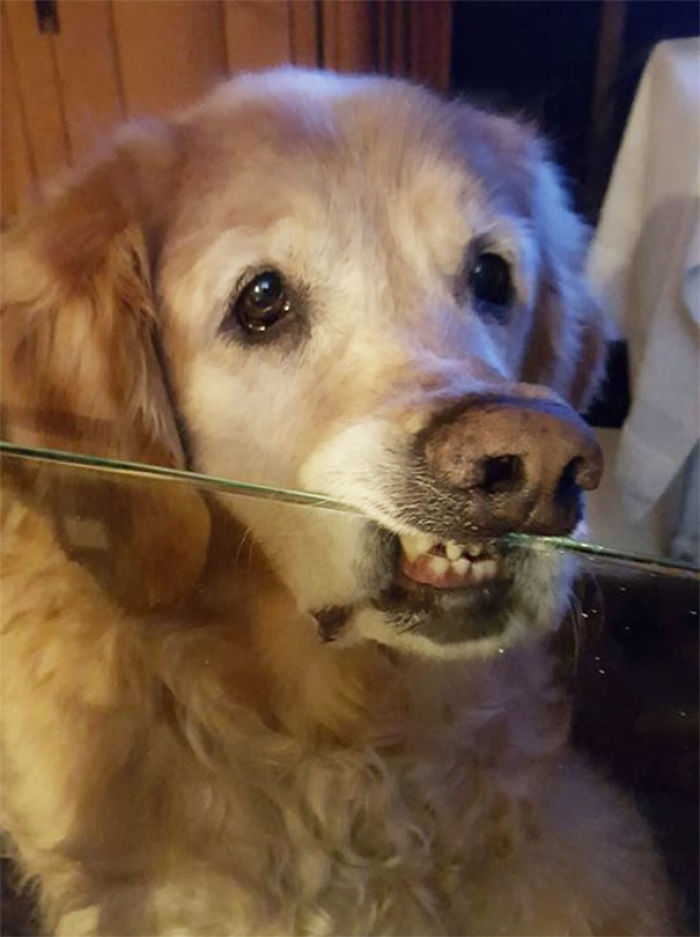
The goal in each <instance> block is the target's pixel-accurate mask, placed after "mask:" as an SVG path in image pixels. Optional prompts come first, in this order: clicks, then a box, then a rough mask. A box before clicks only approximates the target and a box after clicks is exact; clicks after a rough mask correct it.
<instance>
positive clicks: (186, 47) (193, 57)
mask: <svg viewBox="0 0 700 937" xmlns="http://www.w3.org/2000/svg"><path fill="white" fill-rule="evenodd" d="M112 10H113V15H114V32H115V36H116V41H117V54H118V62H119V71H120V74H121V79H122V88H123V92H124V105H125V107H126V110H127V112H128V113H129V114H131V115H133V114H153V115H162V114H168V113H170V112H172V111H174V110H176V109H177V108H179V107H182V106H183V105H185V104H190V103H192V102H193V101H196V100H197V98H199V97H201V95H203V94H204V93H205V92H206V91H208V90H209V89H210V88H211V87H212V86H213V85H214V84H215V83H216V82H217V81H219V80H220V79H221V78H223V77H224V75H225V74H226V48H225V39H224V22H223V20H224V17H223V8H222V6H221V3H220V0H196V2H192V0H167V2H163V0H117V2H115V3H113V4H112Z"/></svg>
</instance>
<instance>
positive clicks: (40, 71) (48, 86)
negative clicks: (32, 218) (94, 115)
mask: <svg viewBox="0 0 700 937" xmlns="http://www.w3.org/2000/svg"><path fill="white" fill-rule="evenodd" d="M3 12H4V15H5V23H6V25H7V33H8V36H7V38H8V40H9V46H10V49H11V54H12V61H13V62H14V66H15V70H16V76H17V88H18V94H19V99H20V101H21V106H22V112H23V114H24V117H25V119H26V127H27V138H28V142H29V146H30V148H31V152H32V159H33V165H34V168H35V170H36V173H37V176H38V177H39V178H41V179H46V178H47V177H50V176H51V175H52V174H53V173H55V172H56V171H57V170H58V169H60V168H61V167H63V166H65V165H66V164H67V163H68V162H69V161H70V157H71V153H70V146H69V143H68V135H67V132H66V127H65V122H64V116H63V106H62V102H61V96H60V92H59V82H58V75H57V69H56V61H55V57H54V50H53V47H52V45H51V35H50V34H49V33H40V32H39V30H38V29H37V24H36V16H35V13H34V4H33V3H21V2H20V3H16V2H15V3H12V2H11V3H4V4H3Z"/></svg>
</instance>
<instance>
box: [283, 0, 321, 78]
mask: <svg viewBox="0 0 700 937" xmlns="http://www.w3.org/2000/svg"><path fill="white" fill-rule="evenodd" d="M287 5H288V7H289V32H290V44H291V49H292V61H293V62H294V64H295V65H304V66H306V67H307V68H313V67H314V66H316V65H319V64H320V61H319V50H320V44H321V24H320V21H319V15H318V9H319V8H318V4H317V3H316V0H287Z"/></svg>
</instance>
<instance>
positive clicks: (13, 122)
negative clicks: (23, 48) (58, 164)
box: [0, 9, 35, 218]
mask: <svg viewBox="0 0 700 937" xmlns="http://www.w3.org/2000/svg"><path fill="white" fill-rule="evenodd" d="M0 13H1V14H2V21H1V22H0V32H1V36H2V53H1V54H2V58H1V59H0V66H1V68H2V74H1V78H0V80H1V81H2V107H1V108H0V118H1V124H0V134H1V137H0V142H1V143H2V146H0V166H1V175H0V194H1V195H2V217H3V218H8V217H9V216H10V215H13V214H15V213H16V212H17V211H18V210H19V209H20V208H21V206H22V205H23V204H25V203H26V202H27V200H28V198H29V196H30V195H31V193H32V191H33V188H34V185H35V181H34V180H35V173H34V170H33V167H32V160H31V154H30V151H29V146H28V143H27V137H26V126H25V121H24V114H23V110H22V104H21V101H20V98H19V91H18V87H17V76H16V73H15V65H14V60H13V56H12V49H11V47H10V35H9V30H8V27H7V22H6V20H5V10H4V9H2V10H0Z"/></svg>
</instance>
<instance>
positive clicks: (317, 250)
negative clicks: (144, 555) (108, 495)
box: [6, 70, 604, 654]
mask: <svg viewBox="0 0 700 937" xmlns="http://www.w3.org/2000/svg"><path fill="white" fill-rule="evenodd" d="M106 166H107V169H106V170H105V167H104V166H103V167H97V169H96V170H93V177H94V175H95V173H97V174H98V175H99V174H100V173H102V175H103V176H105V177H106V178H107V180H109V179H110V178H111V179H112V180H113V184H112V185H110V183H109V182H107V188H108V189H109V190H110V192H111V195H110V200H111V203H110V205H108V206H106V207H105V205H104V195H100V192H101V191H102V188H104V187H105V179H104V178H101V181H100V184H99V185H96V184H95V183H94V182H93V189H89V188H86V186H85V184H84V183H83V187H82V192H83V197H82V199H79V201H80V212H82V215H81V218H82V221H81V225H82V226H83V229H82V230H83V236H82V238H80V239H78V240H77V241H76V242H75V243H76V246H75V250H76V251H77V252H78V253H77V255H76V256H72V257H71V256H69V257H68V259H67V260H64V261H63V262H64V264H65V263H69V264H70V263H72V264H78V265H81V256H80V251H81V250H83V251H84V253H85V255H86V256H85V257H84V258H82V265H81V266H80V272H79V274H78V276H79V278H83V279H84V278H85V277H86V274H85V267H88V268H90V265H91V263H93V264H94V265H95V269H96V270H97V271H98V272H99V276H100V277H102V279H104V276H105V267H106V266H107V264H106V261H105V251H109V255H110V256H111V257H112V260H111V272H110V273H109V276H108V279H109V283H110V284H112V286H113V287H114V289H115V290H116V291H117V293H118V292H119V288H118V287H116V286H114V284H115V283H117V282H119V280H120V278H123V276H125V275H123V274H122V273H120V271H119V269H117V270H116V271H115V270H114V266H115V264H116V265H118V263H119V261H118V260H115V259H114V248H113V247H110V248H109V249H108V248H107V247H104V246H103V245H104V244H106V243H108V242H112V243H113V242H114V240H115V238H116V239H117V240H119V239H120V238H122V239H123V237H124V232H125V231H129V232H131V233H130V234H129V237H132V236H133V224H134V222H136V224H137V225H139V226H140V228H139V235H138V238H137V241H138V244H137V246H136V247H135V246H134V242H133V240H132V241H131V242H130V248H127V249H125V248H124V245H123V244H122V246H121V247H120V248H119V256H120V258H121V262H122V263H127V264H128V260H127V261H125V260H124V258H125V257H128V255H129V250H130V251H131V256H132V258H133V257H134V256H138V258H139V260H138V264H137V266H138V268H139V270H138V278H139V280H140V282H141V283H142V284H143V283H144V281H148V280H149V279H150V280H151V283H150V285H148V284H147V285H146V287H145V289H146V290H147V293H148V297H149V299H148V319H149V322H150V321H151V319H152V321H153V322H154V323H155V327H156V329H157V336H158V337H157V346H158V354H157V355H155V356H154V355H152V354H151V358H152V357H157V358H158V363H157V365H156V366H157V368H158V369H160V370H161V371H164V372H165V375H166V377H165V379H164V380H162V381H161V383H160V384H159V389H157V390H156V391H154V390H153V387H154V383H153V381H152V380H150V379H149V380H144V378H143V376H142V377H141V378H140V379H139V380H138V381H137V380H136V378H131V379H130V381H129V382H128V388H122V389H119V388H120V387H121V384H120V381H121V383H123V380H122V378H120V379H119V380H116V381H115V380H114V376H113V375H112V376H111V379H110V381H109V382H108V383H109V384H110V386H111V387H114V386H116V387H117V390H112V391H110V393H111V394H112V398H110V400H109V401H108V402H107V403H106V404H103V405H102V406H101V409H100V410H99V416H100V417H104V416H105V410H106V411H108V413H109V414H111V417H109V418H110V419H111V420H112V422H113V423H115V422H120V417H119V416H118V411H119V408H120V405H121V409H122V410H124V409H127V410H128V409H129V408H133V407H134V406H135V405H138V412H139V414H140V415H141V416H140V419H142V420H143V421H145V422H146V423H149V421H150V423H149V425H147V426H146V427H145V428H144V429H143V431H144V432H145V433H146V435H148V436H149V438H150V439H151V442H154V441H155V442H157V443H158V445H159V452H160V461H166V462H171V463H173V462H174V463H175V464H177V463H178V462H179V461H180V460H181V459H182V454H181V452H180V449H179V445H178V442H179V441H178V440H177V439H175V436H176V435H177V434H176V432H175V429H174V427H175V423H176V422H177V423H178V425H179V426H180V427H181V429H182V431H183V432H184V435H185V437H186V442H187V449H188V453H189V458H190V462H191V466H192V467H193V468H195V469H197V470H198V471H201V472H206V473H210V474H212V475H218V476H225V477H229V478H235V479H241V480H247V481H254V482H258V483H263V484H269V485H274V486H280V487H291V488H305V489H309V490H312V491H316V492H320V493H321V494H325V495H328V496H330V497H332V498H335V499H339V500H342V501H345V502H348V503H349V504H350V505H353V506H354V507H356V508H357V509H359V511H361V512H362V515H359V514H358V515H351V514H348V515H345V514H340V513H334V512H324V511H310V510H308V509H301V508H294V507H292V506H285V507H281V506H280V505H278V504H275V505H271V504H270V503H267V502H256V501H253V500H244V499H236V500H235V503H233V502H232V500H231V499H230V498H226V497H224V499H223V503H224V504H226V506H227V507H230V508H231V510H233V511H235V513H236V514H237V516H238V517H239V518H240V519H241V520H242V521H243V522H244V523H245V525H246V526H249V527H250V528H251V530H252V532H253V535H254V536H255V538H256V539H257V541H258V542H259V543H260V545H261V546H262V548H263V549H264V551H265V552H266V554H267V555H268V557H269V558H270V560H271V562H272V564H273V565H274V566H275V568H276V569H277V571H278V572H279V574H280V576H281V578H282V579H283V580H284V581H285V582H286V584H287V585H288V586H289V588H290V589H291V590H292V592H293V593H294V595H295V597H296V599H297V602H298V604H299V606H300V607H301V608H302V609H303V610H304V611H309V612H311V613H316V614H317V615H318V616H319V617H320V618H321V620H322V621H323V620H324V616H328V614H329V610H333V611H332V617H333V618H334V620H337V621H340V622H342V624H343V630H344V634H345V635H347V636H350V635H353V636H359V637H363V636H364V637H372V638H376V639H378V640H380V641H382V642H384V643H390V644H396V643H398V644H403V645H407V646H412V647H414V648H415V649H419V650H421V649H422V650H424V651H426V652H429V653H431V652H432V653H445V654H451V653H460V654H461V653H469V652H470V651H480V652H483V651H485V650H488V649H491V648H494V647H497V646H499V645H502V644H503V643H505V642H507V641H509V640H511V639H512V638H513V637H515V636H517V635H519V634H521V633H522V632H523V630H526V629H537V628H539V627H541V626H543V625H544V624H545V623H546V622H548V621H549V620H550V619H551V617H552V614H553V611H554V609H555V605H556V603H557V601H558V600H557V589H556V582H557V578H558V576H559V571H558V568H557V566H558V564H557V562H556V561H555V560H554V559H553V558H552V557H542V556H535V555H534V554H532V553H530V552H529V551H527V550H524V549H519V550H517V551H510V552H509V553H508V554H507V555H506V554H504V553H502V552H500V551H499V550H498V549H496V548H495V547H494V546H492V545H491V543H490V541H491V538H492V537H494V536H496V535H498V534H500V533H503V532H505V531H507V530H526V531H532V532H557V533H561V532H564V531H566V530H569V529H571V528H572V527H573V526H574V525H575V524H576V522H577V520H578V518H579V509H578V500H579V499H578V494H579V489H580V488H582V487H591V486H592V485H593V484H595V482H596V479H597V475H598V474H599V464H598V460H599V456H598V453H597V451H596V448H595V445H594V444H593V443H592V441H591V439H590V438H589V436H588V434H587V432H586V430H585V428H584V427H583V425H582V424H581V423H580V421H578V420H577V418H576V416H575V414H574V410H573V409H572V408H580V407H581V406H583V405H584V404H585V403H586V401H587V400H588V399H589V397H590V394H591V392H592V390H593V388H594V386H595V383H596V381H597V378H598V374H599V369H600V364H601V356H602V350H603V345H604V341H603V335H602V329H601V326H600V323H599V322H598V321H597V314H596V313H595V310H594V307H593V306H592V304H590V303H589V301H588V298H587V296H586V293H585V288H584V285H583V282H582V279H581V265H582V261H583V246H584V245H583V236H582V230H581V227H580V225H579V223H578V222H577V221H576V219H575V218H574V217H573V215H572V214H571V213H570V212H569V210H568V208H567V206H566V204H565V200H564V198H563V195H562V193H561V190H560V187H559V185H558V183H557V181H556V176H555V174H554V172H553V170H552V168H551V167H550V166H549V165H548V164H547V163H546V161H545V160H544V159H543V157H542V153H541V147H540V145H539V144H538V142H537V140H536V139H535V138H534V137H533V136H532V135H531V134H530V132H529V131H528V130H526V129H524V128H522V127H520V126H518V125H516V124H514V123H511V122H510V121H507V120H504V119H502V118H496V117H492V116H488V115H484V114H482V113H479V112H475V111H473V110H471V109H468V108H466V107H464V106H455V105H447V104H443V103H441V102H439V101H437V100H436V99H435V98H433V97H431V96H429V95H427V94H426V93H424V92H422V91H420V90H418V89H415V88H411V87H409V86H406V85H404V84H401V83H397V82H388V81H385V80H381V79H364V78H352V79H350V78H340V77H337V76H328V75H325V76H322V75H317V74H314V73H303V72H301V73H300V72H294V71H290V70H285V71H281V72H277V73H273V74H271V75H264V76H257V77H245V78H242V79H239V80H238V81H236V82H233V83H232V84H231V85H229V86H225V87H223V88H221V89H219V90H218V91H217V92H215V94H214V95H213V96H212V97H211V98H210V99H209V100H208V101H207V102H205V103H204V104H203V105H201V106H199V107H198V108H196V109H194V110H192V111H191V112H189V113H188V114H186V115H184V116H183V117H182V118H181V119H180V120H179V121H177V122H175V123H174V124H172V125H171V126H169V127H168V128H167V129H163V128H159V129H158V130H157V131H153V130H148V131H140V132H136V133H134V134H132V136H131V137H129V138H127V139H125V140H124V141H123V142H122V144H121V145H120V147H119V149H118V155H117V156H116V157H111V162H110V161H108V162H107V164H106ZM110 173H111V175H110ZM115 180H117V181H115ZM93 190H94V191H93ZM80 191H81V190H80V188H78V192H80ZM125 191H127V192H129V193H130V194H129V195H128V196H127V197H125V196H124V192H125ZM86 192H87V193H88V194H87V195H86V194H85V193H86ZM93 203H94V204H93ZM115 203H116V207H115ZM66 211H67V212H68V218H67V222H66V224H67V226H68V229H69V231H70V228H71V226H74V221H73V220H72V218H73V217H74V216H75V213H76V209H75V208H67V209H66ZM71 213H72V215H71ZM100 213H101V218H102V220H101V222H95V221H91V220H86V218H87V219H91V218H92V217H93V215H94V216H95V217H99V216H100ZM115 215H116V216H117V219H116V221H105V218H106V217H109V218H114V216H115ZM52 223H53V225H54V226H55V225H56V223H57V222H56V219H55V217H54V219H53V222H52ZM105 227H106V228H107V229H109V230H108V231H107V232H103V231H102V229H103V228H105ZM93 228H95V230H93ZM69 231H68V232H63V233H62V232H55V231H54V233H53V237H54V238H59V237H61V236H62V234H63V236H65V237H66V238H68V239H69V238H70V233H69ZM34 237H35V238H36V235H34ZM26 240H27V239H26V238H25V239H24V241H23V245H24V243H25V242H26ZM63 249H64V250H65V251H66V252H67V253H68V254H69V255H70V249H69V246H68V244H66V245H64V248H63ZM52 250H54V253H55V249H54V248H52ZM40 254H42V249H41V247H39V248H37V247H34V248H31V249H27V248H26V246H22V247H20V248H17V249H16V258H15V261H14V266H15V268H16V267H17V265H18V263H19V261H18V260H17V258H18V257H20V256H21V257H22V263H23V264H24V265H25V270H27V269H28V267H29V266H30V265H31V264H32V263H34V264H35V266H36V257H37V255H40ZM48 254H51V251H48ZM87 255H89V256H87ZM28 258H30V259H28ZM42 262H43V264H44V265H46V264H49V265H51V264H53V265H54V266H55V264H56V262H57V261H56V259H55V257H54V256H53V255H51V256H49V257H47V249H46V248H44V249H43V257H42ZM132 267H133V263H132ZM148 269H150V276H149V272H148ZM44 276H45V277H46V274H44ZM75 277H76V274H75V273H73V278H74V279H75ZM12 282H13V283H15V282H17V278H16V276H15V277H14V278H13V281H12ZM47 288H48V287H47ZM107 288H108V289H109V288H110V287H109V286H108V287H107ZM72 289H75V287H72ZM121 291H122V292H123V284H122V290H121ZM97 293H98V291H96V290H95V288H94V284H93V285H92V295H93V300H92V302H93V304H94V301H95V300H94V296H95V295H96V294H97ZM20 302H21V300H18V299H17V297H14V298H11V301H10V304H11V308H13V309H14V310H15V313H14V315H15V317H16V316H17V308H18V304H19V303H20ZM110 302H112V300H111V299H110ZM139 303H141V306H143V301H142V300H139V299H138V298H133V297H132V300H131V302H130V303H129V308H130V309H131V311H132V313H133V310H134V308H137V311H138V307H139ZM26 305H27V303H26V302H25V306H26ZM53 305H54V306H55V305H56V303H54V304H53ZM8 308H10V305H8ZM140 311H141V313H143V308H141V310H140ZM25 314H26V313H25ZM110 314H112V313H110ZM98 317H99V310H98ZM34 318H35V316H34ZM7 321H8V319H7V317H6V322H7ZM110 334H111V336H112V338H114V335H115V330H114V329H113V330H112V332H111V333H110ZM23 335H24V343H25V346H26V329H25V331H24V332H23ZM132 338H134V336H133V335H132ZM69 340H71V339H69ZM121 340H122V339H120V341H121ZM134 340H137V341H139V342H142V341H143V340H144V337H143V335H139V336H138V337H136V338H135V339H134ZM20 344H21V343H20V342H19V341H18V339H17V338H15V339H14V340H12V341H11V342H10V346H11V351H10V356H11V357H12V355H13V353H14V356H15V357H14V358H13V359H12V363H13V367H14V368H15V370H16V364H17V361H16V352H17V348H18V347H19V345H20ZM12 349H14V352H13V351H12ZM52 351H53V353H54V354H59V353H61V349H56V348H54V349H53V350H52ZM63 353H64V354H67V352H66V350H65V349H63ZM25 357H26V349H25ZM114 359H115V356H114V352H113V349H112V352H111V354H108V355H107V356H106V359H105V361H104V366H105V367H106V368H107V369H108V370H109V369H111V370H112V371H113V370H114V368H115V367H118V366H121V365H119V362H115V360H114ZM125 361H128V352H127V354H126V359H125ZM138 367H140V368H143V369H144V371H145V372H148V373H149V374H150V373H151V372H152V370H153V367H154V364H153V361H151V360H149V361H148V362H146V361H145V360H141V359H140V361H139V364H138ZM66 370H67V371H69V367H68V366H66ZM91 379H92V380H95V377H94V376H93V377H92V378H91ZM97 379H98V380H99V376H98V378H97ZM149 381H150V385H149ZM543 385H544V386H543ZM149 386H150V389H149ZM163 386H167V391H163V389H162V388H163ZM52 394H53V396H54V397H56V392H55V391H52ZM144 394H145V395H146V396H147V397H148V399H147V400H144V399H139V400H138V401H136V400H135V398H136V397H137V396H139V395H141V396H143V395H144ZM10 396H11V398H12V401H14V402H15V403H16V402H17V397H18V393H17V390H16V387H15V386H13V387H12V388H11V392H10ZM166 397H168V398H169V400H168V401H167V402H166V401H165V399H164V398H166ZM567 402H568V403H567ZM42 405H43V406H45V404H42ZM64 405H65V404H64ZM569 405H571V408H570V407H569ZM81 407H82V410H81ZM91 407H92V408H93V409H94V407H95V404H94V403H92V404H87V410H88V411H89V412H86V405H85V404H84V403H82V401H80V400H77V399H74V400H73V402H72V403H71V409H72V410H77V411H78V413H80V414H81V416H83V417H86V416H88V417H89V416H94V415H95V414H94V413H93V412H92V411H90V408H91ZM163 409H167V410H169V411H171V412H169V414H168V415H167V416H163V414H162V411H163ZM173 410H174V413H175V416H173V413H172V411H173ZM121 422H123V418H122V419H121ZM134 432H136V430H134ZM126 437H128V433H126V435H125V434H124V431H123V430H122V438H126ZM164 440H165V441H164ZM111 448H112V451H113V449H114V446H113V445H112V447H111ZM139 451H142V450H137V451H136V453H134V451H133V447H130V444H129V442H128V440H127V441H126V442H124V443H123V444H120V448H119V452H120V454H125V453H126V454H127V455H131V457H138V454H139ZM164 453H165V457H164V455H163V454H164ZM107 454H109V453H107Z"/></svg>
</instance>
